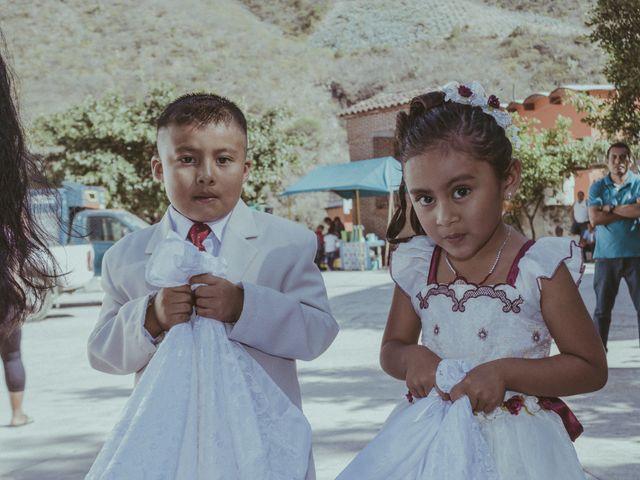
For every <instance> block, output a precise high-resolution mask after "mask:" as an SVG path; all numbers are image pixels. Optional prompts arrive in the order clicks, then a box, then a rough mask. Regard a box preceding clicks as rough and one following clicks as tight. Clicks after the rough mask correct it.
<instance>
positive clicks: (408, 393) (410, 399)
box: [405, 392, 413, 403]
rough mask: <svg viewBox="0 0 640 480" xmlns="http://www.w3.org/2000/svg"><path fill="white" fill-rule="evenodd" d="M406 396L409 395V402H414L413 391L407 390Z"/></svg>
mask: <svg viewBox="0 0 640 480" xmlns="http://www.w3.org/2000/svg"><path fill="white" fill-rule="evenodd" d="M405 397H407V402H409V403H413V395H412V394H411V392H407V394H406V395H405Z"/></svg>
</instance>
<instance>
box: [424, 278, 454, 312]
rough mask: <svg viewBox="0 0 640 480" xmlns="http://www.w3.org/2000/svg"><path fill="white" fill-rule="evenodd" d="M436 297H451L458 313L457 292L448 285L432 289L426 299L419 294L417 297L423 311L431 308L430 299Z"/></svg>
mask: <svg viewBox="0 0 640 480" xmlns="http://www.w3.org/2000/svg"><path fill="white" fill-rule="evenodd" d="M436 295H444V296H445V297H449V298H450V299H451V301H452V302H453V311H454V312H457V311H458V299H457V298H456V292H454V291H453V290H451V289H450V288H449V286H448V285H438V286H437V287H433V288H430V289H429V291H428V292H427V294H426V295H425V296H424V297H423V296H422V292H419V293H418V295H416V297H417V298H418V301H419V302H420V308H421V309H422V310H426V309H427V308H429V297H434V296H436Z"/></svg>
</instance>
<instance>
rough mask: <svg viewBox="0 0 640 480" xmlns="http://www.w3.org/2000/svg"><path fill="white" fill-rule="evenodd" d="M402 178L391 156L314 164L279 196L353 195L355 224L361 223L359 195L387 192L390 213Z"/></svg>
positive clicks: (398, 164) (397, 164) (365, 195)
mask: <svg viewBox="0 0 640 480" xmlns="http://www.w3.org/2000/svg"><path fill="white" fill-rule="evenodd" d="M401 180H402V170H401V168H400V163H399V162H398V161H397V160H396V159H394V158H393V157H380V158H372V159H370V160H360V161H357V162H349V163H341V164H337V165H323V166H321V167H317V168H316V169H314V170H312V171H311V172H309V173H308V174H307V175H306V176H304V177H303V178H302V179H300V180H299V181H298V182H297V183H295V184H293V185H291V186H290V187H289V188H287V189H286V190H285V191H284V192H282V193H281V195H283V196H286V195H295V194H298V193H306V192H328V191H330V192H335V193H337V194H338V195H340V196H341V197H342V198H354V197H355V199H356V206H355V210H356V223H357V224H358V225H360V197H371V196H380V195H389V196H390V199H391V201H390V202H389V211H390V212H391V211H392V210H393V206H392V205H393V192H395V191H397V190H398V188H399V186H400V182H401Z"/></svg>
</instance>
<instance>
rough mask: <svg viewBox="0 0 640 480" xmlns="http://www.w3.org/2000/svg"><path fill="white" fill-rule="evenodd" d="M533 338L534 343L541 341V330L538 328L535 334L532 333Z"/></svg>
mask: <svg viewBox="0 0 640 480" xmlns="http://www.w3.org/2000/svg"><path fill="white" fill-rule="evenodd" d="M531 340H533V343H538V342H539V341H540V332H539V331H537V330H536V331H535V332H533V335H531Z"/></svg>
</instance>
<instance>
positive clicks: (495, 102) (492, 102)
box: [487, 95, 500, 108]
mask: <svg viewBox="0 0 640 480" xmlns="http://www.w3.org/2000/svg"><path fill="white" fill-rule="evenodd" d="M487 103H488V104H489V106H490V107H493V108H500V99H498V97H496V96H495V95H489V99H488V100H487Z"/></svg>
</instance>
